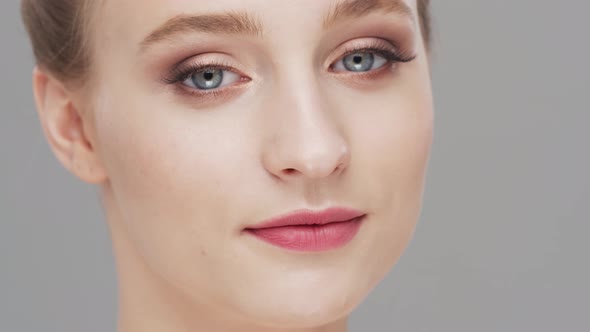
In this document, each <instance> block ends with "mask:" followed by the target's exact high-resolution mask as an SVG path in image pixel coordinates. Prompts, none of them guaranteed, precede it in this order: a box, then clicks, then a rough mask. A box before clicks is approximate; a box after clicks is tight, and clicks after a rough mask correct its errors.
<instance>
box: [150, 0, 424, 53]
mask: <svg viewBox="0 0 590 332" xmlns="http://www.w3.org/2000/svg"><path fill="white" fill-rule="evenodd" d="M376 12H381V13H383V14H390V13H391V14H398V15H401V16H403V17H407V18H409V19H410V20H412V21H413V22H414V21H415V18H414V15H413V12H412V9H411V8H410V7H409V6H408V5H407V4H406V3H405V1H403V0H344V1H340V2H338V3H337V4H336V5H335V6H332V7H331V9H330V10H329V11H328V14H327V15H326V16H325V17H324V19H323V24H322V26H323V29H324V30H327V29H329V28H331V27H332V26H334V25H335V24H336V23H339V22H342V21H344V20H349V19H352V18H360V17H364V16H367V15H369V14H371V13H376ZM189 32H199V33H209V34H228V35H247V36H256V37H259V38H262V36H263V35H264V26H263V24H262V23H261V22H260V20H258V19H257V18H256V17H255V16H254V15H253V14H250V13H248V12H244V11H226V12H222V13H212V14H200V15H177V16H175V17H173V18H171V19H169V20H167V21H166V22H164V23H163V24H162V25H161V26H159V27H158V28H156V29H155V30H154V31H153V32H151V33H150V34H149V35H148V36H147V37H145V38H144V39H143V41H142V42H141V43H140V46H141V50H145V49H146V48H147V47H148V46H150V45H152V44H155V43H158V42H161V41H163V40H166V39H171V38H172V37H174V36H176V35H179V34H183V33H189Z"/></svg>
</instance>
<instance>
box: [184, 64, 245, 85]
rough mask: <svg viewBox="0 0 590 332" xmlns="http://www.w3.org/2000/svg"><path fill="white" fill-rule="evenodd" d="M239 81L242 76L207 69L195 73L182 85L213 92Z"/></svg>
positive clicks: (227, 71) (220, 70) (226, 71)
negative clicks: (212, 90)
mask: <svg viewBox="0 0 590 332" xmlns="http://www.w3.org/2000/svg"><path fill="white" fill-rule="evenodd" d="M239 80H240V76H239V75H238V74H236V73H234V72H231V71H229V70H223V69H217V68H206V69H204V70H199V71H195V72H194V73H193V74H191V75H190V76H188V77H187V78H186V79H185V80H184V81H183V82H182V83H183V84H184V85H186V86H188V87H190V88H193V89H197V90H211V89H217V88H219V87H221V86H225V85H228V84H232V83H234V82H236V81H239ZM222 84H223V85H222Z"/></svg>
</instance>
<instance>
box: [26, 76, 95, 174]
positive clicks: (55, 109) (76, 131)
mask: <svg viewBox="0 0 590 332" xmlns="http://www.w3.org/2000/svg"><path fill="white" fill-rule="evenodd" d="M33 93H34V97H35V104H36V107H37V113H38V115H39V120H40V121H41V127H42V129H43V133H44V134H45V137H46V138H47V141H48V143H49V145H50V147H51V149H52V150H53V153H54V154H55V156H56V157H57V159H58V160H59V162H60V163H61V164H62V165H63V166H64V167H65V168H66V169H68V170H69V171H70V172H71V173H73V174H74V175H76V176H77V177H78V178H80V179H81V180H83V181H85V182H88V183H100V182H103V181H105V180H106V179H107V176H106V172H105V169H104V167H103V166H102V165H101V163H100V159H99V156H98V155H97V153H96V151H95V150H94V148H93V145H92V142H91V141H90V140H89V137H88V136H87V135H86V134H87V133H85V131H84V128H85V127H88V125H89V123H86V124H85V123H84V121H89V119H88V120H86V119H84V116H83V114H82V113H81V112H80V111H79V110H78V109H77V108H76V107H75V105H74V102H73V100H74V99H75V98H74V96H73V95H72V93H71V92H70V91H68V90H67V89H66V87H65V86H64V85H63V84H62V83H61V82H60V81H59V80H57V79H55V78H54V77H53V76H52V75H51V74H48V73H46V72H44V71H43V70H41V69H40V68H38V67H35V69H34V70H33Z"/></svg>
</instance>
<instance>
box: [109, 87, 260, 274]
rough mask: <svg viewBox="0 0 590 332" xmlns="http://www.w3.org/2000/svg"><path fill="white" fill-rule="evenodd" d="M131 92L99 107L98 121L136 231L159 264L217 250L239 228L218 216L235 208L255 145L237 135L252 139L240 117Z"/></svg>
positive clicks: (118, 195)
mask: <svg viewBox="0 0 590 332" xmlns="http://www.w3.org/2000/svg"><path fill="white" fill-rule="evenodd" d="M123 91H126V95H124V96H123V95H116V94H114V95H112V98H111V101H110V102H108V103H105V104H104V105H103V107H102V108H101V109H99V110H97V111H98V112H100V113H101V114H102V115H101V119H100V121H97V126H98V134H99V135H100V137H99V141H100V142H101V155H102V158H103V159H104V160H105V164H106V165H105V167H106V168H107V172H108V174H109V179H110V184H111V187H112V192H113V194H114V195H115V199H116V201H117V203H118V204H119V208H120V210H121V214H122V215H123V217H124V220H122V221H123V222H124V223H126V224H127V225H128V226H129V227H128V230H129V235H130V236H131V237H133V239H134V243H135V244H136V245H137V246H138V249H139V250H140V251H142V252H144V254H146V256H149V257H151V258H152V259H154V261H155V262H160V263H159V264H172V263H165V262H167V261H168V260H169V259H170V258H171V257H181V255H179V252H184V253H185V254H187V255H192V254H194V253H199V252H200V251H201V250H207V249H209V248H207V247H210V245H211V243H210V242H211V241H212V240H211V239H216V238H219V237H224V236H225V237H227V236H228V234H230V233H231V230H230V228H229V227H231V226H235V225H228V224H224V223H220V222H212V221H222V220H227V219H229V217H230V215H231V213H233V211H232V210H231V209H228V208H227V206H226V205H227V204H228V203H227V202H230V201H232V199H230V198H231V195H232V192H233V191H232V190H233V189H235V186H236V184H237V183H239V181H238V177H239V176H240V175H242V174H243V173H241V172H243V171H244V169H246V168H247V167H249V166H248V165H247V162H248V160H249V159H248V158H246V157H245V155H247V154H248V153H249V152H248V149H251V145H253V144H252V143H249V142H246V141H244V140H235V139H234V138H235V137H247V135H245V134H244V133H243V132H241V131H243V130H244V129H243V126H241V127H240V126H237V123H239V121H229V120H228V118H227V117H224V116H219V113H217V115H216V116H214V112H209V113H207V112H200V111H193V110H190V109H188V108H186V107H181V106H178V105H176V104H174V103H171V102H170V101H166V100H163V99H161V98H158V97H152V96H148V95H145V93H144V94H143V95H142V94H141V93H140V92H133V90H132V89H124V90H123ZM234 120H235V119H234ZM219 128H223V130H219ZM230 161H231V162H230ZM204 207H206V208H204ZM180 246H184V247H183V248H180Z"/></svg>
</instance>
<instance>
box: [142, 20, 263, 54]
mask: <svg viewBox="0 0 590 332" xmlns="http://www.w3.org/2000/svg"><path fill="white" fill-rule="evenodd" d="M191 31H194V32H204V33H212V34H243V35H252V36H262V34H263V27H262V23H260V22H259V21H258V20H256V19H254V17H253V16H252V15H250V14H248V13H247V12H224V13H216V14H202V15H178V16H175V17H173V18H171V19H169V20H168V21H166V22H164V24H162V25H161V26H160V27H159V28H157V29H156V30H154V31H153V32H152V33H150V34H149V35H148V36H147V37H146V38H145V39H144V40H143V41H142V42H141V48H142V49H145V48H146V47H147V46H148V45H150V44H154V43H156V42H159V41H162V40H165V39H167V38H170V37H171V36H173V35H176V34H179V33H183V32H191Z"/></svg>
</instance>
